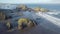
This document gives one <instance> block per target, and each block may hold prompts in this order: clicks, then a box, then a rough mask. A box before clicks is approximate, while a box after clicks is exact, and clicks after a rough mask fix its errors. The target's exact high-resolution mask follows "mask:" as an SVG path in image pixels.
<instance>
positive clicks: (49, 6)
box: [26, 4, 60, 11]
mask: <svg viewBox="0 0 60 34" xmlns="http://www.w3.org/2000/svg"><path fill="white" fill-rule="evenodd" d="M26 5H27V6H28V7H31V8H33V7H41V8H46V9H50V10H58V11H60V4H26Z"/></svg>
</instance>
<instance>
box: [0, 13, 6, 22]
mask: <svg viewBox="0 0 60 34" xmlns="http://www.w3.org/2000/svg"><path fill="white" fill-rule="evenodd" d="M1 20H5V14H4V13H2V12H0V21H1Z"/></svg>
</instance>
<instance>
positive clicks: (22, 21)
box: [18, 18, 36, 29]
mask: <svg viewBox="0 0 60 34" xmlns="http://www.w3.org/2000/svg"><path fill="white" fill-rule="evenodd" d="M22 24H23V25H26V26H27V27H30V28H31V27H33V26H34V25H36V24H34V22H33V21H31V20H29V19H26V18H20V19H19V20H18V29H22V28H23V25H22Z"/></svg>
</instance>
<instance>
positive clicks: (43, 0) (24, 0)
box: [0, 0, 60, 4]
mask: <svg viewBox="0 0 60 34" xmlns="http://www.w3.org/2000/svg"><path fill="white" fill-rule="evenodd" d="M0 3H13V4H16V3H17V4H29V3H30V4H31V3H32V4H34V3H35V4H36V3H37V4H38V3H39V4H60V0H0Z"/></svg>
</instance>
